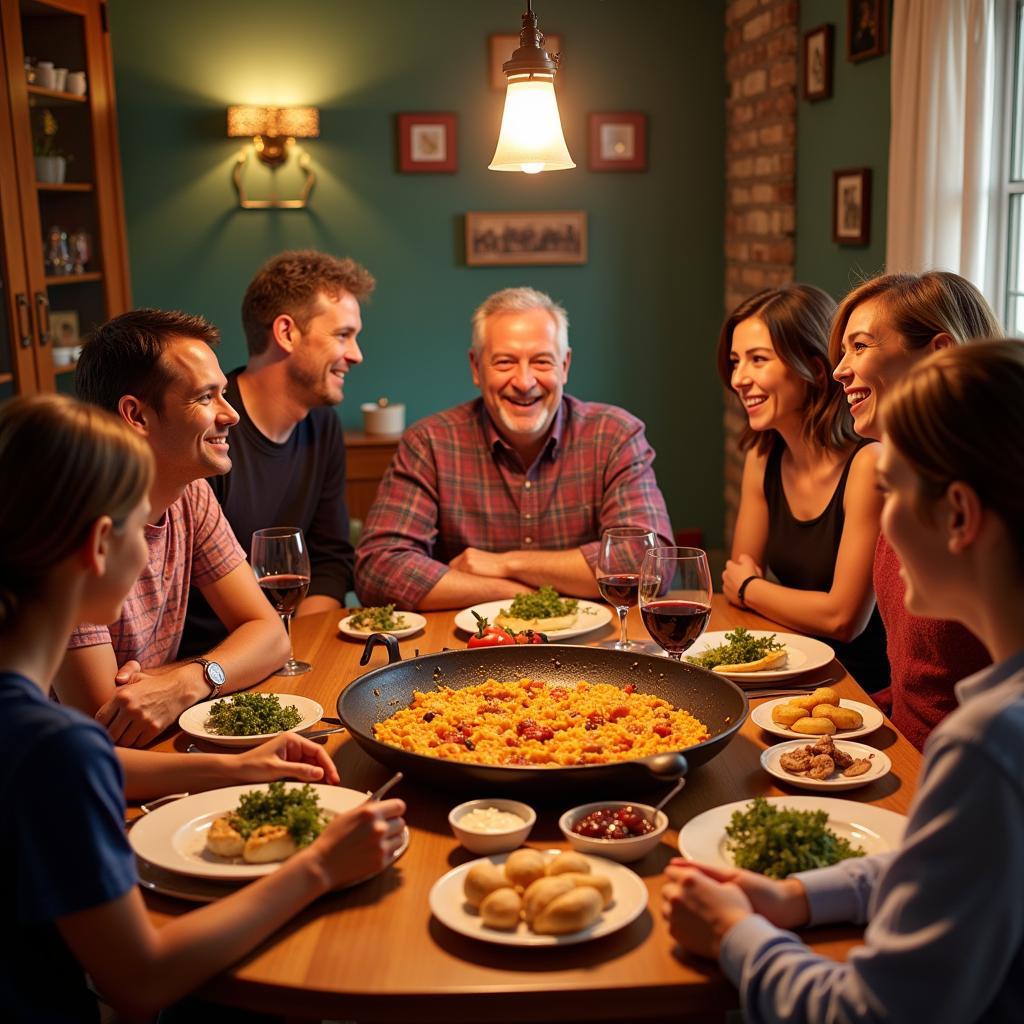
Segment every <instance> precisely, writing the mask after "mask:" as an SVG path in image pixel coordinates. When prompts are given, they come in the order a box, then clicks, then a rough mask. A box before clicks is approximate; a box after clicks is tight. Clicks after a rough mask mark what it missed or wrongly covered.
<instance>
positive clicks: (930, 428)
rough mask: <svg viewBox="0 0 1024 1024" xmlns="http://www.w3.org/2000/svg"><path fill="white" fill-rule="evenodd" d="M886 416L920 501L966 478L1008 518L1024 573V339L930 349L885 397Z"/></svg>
mask: <svg viewBox="0 0 1024 1024" xmlns="http://www.w3.org/2000/svg"><path fill="white" fill-rule="evenodd" d="M882 419H883V428H884V430H885V433H886V435H887V436H888V438H889V441H890V442H891V443H892V444H893V445H894V446H895V448H896V450H897V451H898V452H899V453H900V455H902V456H903V458H904V459H906V461H907V462H908V463H909V464H910V466H911V468H912V469H913V471H914V473H915V475H916V476H917V477H918V479H919V480H920V481H921V497H922V499H923V500H924V501H935V500H937V499H939V498H940V497H942V495H943V494H945V493H946V490H947V488H948V487H949V485H950V484H951V483H953V482H954V481H958V480H959V481H962V482H963V483H965V484H968V485H969V486H970V487H971V488H972V489H973V490H974V491H975V493H976V494H977V495H978V497H979V499H980V500H981V502H982V504H983V505H985V507H986V508H989V509H991V510H992V511H993V512H995V513H996V515H998V516H999V518H1000V519H1001V520H1002V521H1003V524H1004V525H1005V526H1006V529H1007V530H1008V531H1009V534H1010V537H1011V540H1012V542H1013V544H1014V547H1015V549H1016V552H1017V560H1018V566H1019V568H1020V569H1021V570H1022V571H1024V487H1022V486H1021V481H1022V480H1024V341H1020V340H1017V339H1014V338H1011V339H1004V340H1001V339H988V340H983V341H976V342H975V343H973V344H971V345H965V346H962V347H956V348H946V349H941V350H940V351H938V352H935V353H933V354H932V355H930V356H928V357H927V358H926V359H924V360H922V362H921V363H920V364H918V365H917V366H916V367H914V369H913V370H911V371H910V373H908V374H907V376H906V377H905V378H904V379H903V380H902V381H900V382H899V383H898V384H897V385H896V387H895V388H894V389H893V390H892V392H891V393H890V394H889V395H888V397H887V398H886V399H885V400H883V402H882ZM921 512H922V515H923V516H927V514H928V513H927V509H926V508H924V507H922V509H921Z"/></svg>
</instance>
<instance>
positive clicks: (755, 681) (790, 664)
mask: <svg viewBox="0 0 1024 1024" xmlns="http://www.w3.org/2000/svg"><path fill="white" fill-rule="evenodd" d="M731 632H732V630H724V629H715V630H712V631H711V632H710V633H705V634H704V635H703V636H701V637H700V638H699V639H698V640H696V641H695V642H694V644H693V646H692V647H691V648H690V649H689V650H688V651H687V652H686V654H684V655H683V660H684V661H685V660H686V659H688V658H692V657H695V656H696V655H698V654H700V653H701V652H702V651H706V650H707V649H708V648H709V647H720V646H721V645H722V644H724V643H728V641H727V640H726V639H725V634H726V633H731ZM750 635H751V636H756V637H762V636H774V637H775V639H776V640H778V641H779V643H780V644H785V645H786V663H785V665H783V666H782V668H767V669H764V670H763V671H761V672H716V673H715V674H716V675H720V676H726V677H727V678H729V679H733V680H735V681H736V682H737V683H740V684H742V683H749V684H750V685H751V686H763V685H764V684H765V682H777V681H779V680H781V679H792V678H793V677H794V676H798V675H801V674H802V673H803V672H812V671H814V669H816V668H822V667H823V666H825V665H827V664H828V663H829V662H830V661H831V660H832V659H833V658H834V657H835V656H836V652H835V651H833V650H832V648H831V647H829V645H828V644H825V643H822V642H821V641H820V640H815V639H813V638H812V637H809V636H798V635H797V634H796V633H779V632H777V631H775V630H771V629H752V630H750Z"/></svg>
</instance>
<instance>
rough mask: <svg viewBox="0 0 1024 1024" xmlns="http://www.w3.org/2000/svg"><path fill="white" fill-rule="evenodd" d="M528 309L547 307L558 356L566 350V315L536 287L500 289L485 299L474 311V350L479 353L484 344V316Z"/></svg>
mask: <svg viewBox="0 0 1024 1024" xmlns="http://www.w3.org/2000/svg"><path fill="white" fill-rule="evenodd" d="M531 309H543V310H546V311H547V312H548V313H550V314H551V316H552V317H553V318H554V321H555V337H556V338H557V340H558V349H559V354H560V355H561V356H563V357H564V356H565V354H566V353H567V352H568V351H569V314H568V313H567V312H566V311H565V309H564V308H563V307H562V306H560V305H559V304H558V303H557V302H555V300H554V299H552V298H551V296H550V295H545V294H544V292H539V291H537V289H536V288H503V289H502V290H501V291H500V292H495V293H494V294H493V295H491V296H489V297H488V298H486V299H484V301H483V302H482V303H481V304H480V306H478V307H477V310H476V312H475V313H474V314H473V321H472V322H473V351H474V352H476V353H477V354H479V353H480V352H481V350H482V349H483V347H484V330H485V325H486V323H487V318H488V317H491V316H497V315H499V314H502V313H526V312H528V311H529V310H531Z"/></svg>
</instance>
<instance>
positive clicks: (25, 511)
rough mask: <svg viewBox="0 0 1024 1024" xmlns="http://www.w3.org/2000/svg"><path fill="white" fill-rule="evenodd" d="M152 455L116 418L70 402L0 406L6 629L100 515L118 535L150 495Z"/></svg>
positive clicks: (36, 398) (1, 610)
mask: <svg viewBox="0 0 1024 1024" xmlns="http://www.w3.org/2000/svg"><path fill="white" fill-rule="evenodd" d="M152 478H153V456H152V454H151V453H150V450H149V446H148V445H147V444H146V442H145V440H144V439H143V438H142V437H140V436H139V435H137V434H135V433H134V432H133V431H132V430H131V428H129V427H128V426H126V425H125V424H124V423H122V422H121V421H120V420H119V419H118V418H117V417H115V416H112V415H111V414H110V413H108V412H105V411H104V410H102V409H98V408H97V407H96V406H94V405H86V404H85V403H84V402H78V401H76V400H75V399H74V398H69V397H68V396H66V395H33V396H31V397H25V398H12V399H11V400H10V401H9V402H6V403H4V405H3V406H2V407H0V479H2V480H6V481H15V480H16V481H17V486H16V487H15V486H10V487H6V488H4V490H3V491H2V492H0V629H4V628H7V626H8V625H9V624H10V622H11V620H12V618H14V617H15V616H16V615H17V612H18V608H19V605H20V604H21V602H22V600H23V599H24V598H26V597H31V596H32V595H33V594H34V593H35V592H36V589H37V588H38V586H39V584H40V582H42V580H43V579H44V578H45V574H46V572H47V570H49V569H51V568H52V567H53V566H55V565H56V564H57V563H59V562H60V561H62V560H63V559H65V558H67V557H68V555H70V554H71V553H72V552H73V551H75V550H76V549H77V548H78V547H79V545H81V544H82V543H83V541H84V540H85V539H86V537H87V536H88V534H89V531H90V530H91V529H92V527H93V524H94V523H95V522H96V520H97V519H99V518H100V517H101V516H104V515H106V516H110V518H111V519H112V520H113V521H114V526H115V528H116V529H120V528H121V526H122V525H123V523H124V520H125V518H126V517H127V516H128V515H129V514H130V513H131V512H132V511H133V510H134V509H135V508H136V506H137V505H138V504H139V502H140V501H142V499H143V498H144V497H145V495H146V493H147V492H148V491H149V487H150V484H151V482H152Z"/></svg>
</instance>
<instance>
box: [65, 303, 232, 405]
mask: <svg viewBox="0 0 1024 1024" xmlns="http://www.w3.org/2000/svg"><path fill="white" fill-rule="evenodd" d="M177 338H195V339H196V340H197V341H205V342H206V344H207V345H216V344H217V342H218V341H219V340H220V332H219V331H218V330H217V328H216V327H214V326H213V324H211V323H210V322H209V321H208V320H205V319H204V318H203V317H201V316H194V315H192V314H191V313H179V312H166V311H164V310H162V309H133V310H131V312H128V313H122V314H121V315H120V316H115V317H114V318H113V319H111V320H108V321H107V322H106V323H105V324H101V325H100V326H99V327H97V328H96V330H94V331H93V332H92V334H90V335H89V337H88V338H87V339H86V342H85V345H84V346H83V347H82V355H81V357H80V358H79V360H78V368H77V369H76V370H75V391H76V392H77V393H78V397H79V398H81V399H83V400H85V401H86V402H92V403H93V405H98V406H100V407H101V408H103V409H106V410H107V411H108V412H117V403H118V402H120V400H121V399H122V398H123V397H124V396H125V395H134V396H135V397H136V398H138V399H140V400H142V401H143V402H145V403H146V404H147V405H150V406H152V407H153V408H154V409H156V411H157V412H162V411H163V399H164V392H165V391H166V390H167V388H168V386H169V385H170V383H171V377H170V375H169V374H168V372H167V369H166V367H164V365H163V363H162V362H161V360H160V357H161V356H162V355H163V354H164V350H165V349H166V348H167V346H168V344H169V343H170V342H172V341H174V340H175V339H177Z"/></svg>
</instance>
